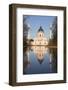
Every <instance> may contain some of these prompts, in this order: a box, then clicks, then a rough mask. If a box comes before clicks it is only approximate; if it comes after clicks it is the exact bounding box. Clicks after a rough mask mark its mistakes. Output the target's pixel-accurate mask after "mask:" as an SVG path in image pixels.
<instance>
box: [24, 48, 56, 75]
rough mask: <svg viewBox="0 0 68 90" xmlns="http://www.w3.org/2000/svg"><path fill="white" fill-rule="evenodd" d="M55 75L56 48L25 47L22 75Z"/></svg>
mask: <svg viewBox="0 0 68 90" xmlns="http://www.w3.org/2000/svg"><path fill="white" fill-rule="evenodd" d="M47 73H57V48H53V47H52V48H51V47H46V46H27V47H25V48H24V50H23V74H24V75H28V74H47Z"/></svg>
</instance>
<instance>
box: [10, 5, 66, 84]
mask: <svg viewBox="0 0 68 90" xmlns="http://www.w3.org/2000/svg"><path fill="white" fill-rule="evenodd" d="M17 8H29V9H30V8H33V9H42V10H43V9H44V10H45V9H47V10H62V11H63V12H64V14H63V18H64V24H63V25H64V28H63V33H64V35H63V36H64V39H63V40H64V41H63V43H64V47H63V50H64V58H63V64H64V65H63V66H64V68H63V80H51V81H35V82H17V81H16V77H17V75H16V70H17V55H16V52H17V49H16V48H17V45H16V44H17V43H16V40H17V24H16V22H17V14H16V10H17ZM53 83H54V84H56V83H66V7H60V6H43V5H28V4H11V5H9V85H12V86H24V85H38V84H39V85H40V84H53Z"/></svg>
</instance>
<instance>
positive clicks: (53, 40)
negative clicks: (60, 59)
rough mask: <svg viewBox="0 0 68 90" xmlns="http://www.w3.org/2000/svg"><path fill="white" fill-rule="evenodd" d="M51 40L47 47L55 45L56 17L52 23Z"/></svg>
mask: <svg viewBox="0 0 68 90" xmlns="http://www.w3.org/2000/svg"><path fill="white" fill-rule="evenodd" d="M51 30H52V38H51V39H50V40H49V45H57V17H55V18H54V20H53V22H52V27H51Z"/></svg>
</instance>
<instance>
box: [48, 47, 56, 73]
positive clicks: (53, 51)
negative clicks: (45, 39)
mask: <svg viewBox="0 0 68 90" xmlns="http://www.w3.org/2000/svg"><path fill="white" fill-rule="evenodd" d="M49 53H50V55H51V62H50V64H52V70H54V71H55V72H57V48H49Z"/></svg>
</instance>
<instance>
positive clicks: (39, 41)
mask: <svg viewBox="0 0 68 90" xmlns="http://www.w3.org/2000/svg"><path fill="white" fill-rule="evenodd" d="M31 44H32V45H48V40H47V38H46V37H45V34H44V30H43V29H42V27H41V26H40V28H39V29H38V31H37V34H36V37H35V38H34V39H33V42H32V43H31Z"/></svg>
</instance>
